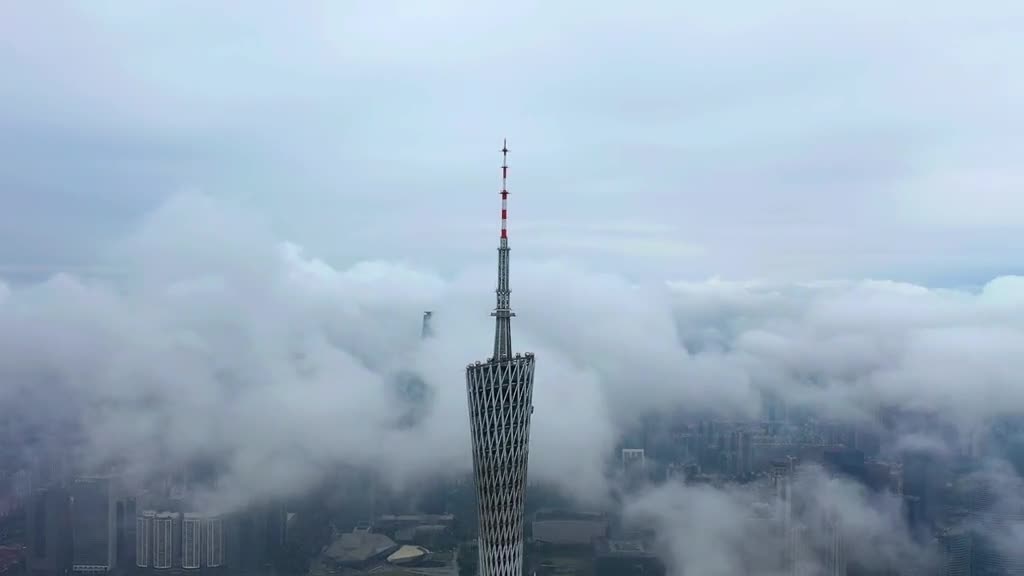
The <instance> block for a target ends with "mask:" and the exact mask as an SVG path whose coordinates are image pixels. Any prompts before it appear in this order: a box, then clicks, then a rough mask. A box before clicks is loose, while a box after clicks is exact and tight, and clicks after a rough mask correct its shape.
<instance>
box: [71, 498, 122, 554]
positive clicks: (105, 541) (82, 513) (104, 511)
mask: <svg viewBox="0 0 1024 576" xmlns="http://www.w3.org/2000/svg"><path fill="white" fill-rule="evenodd" d="M111 484H112V483H111V481H110V479H108V478H78V479H76V480H75V481H74V483H72V485H71V522H72V536H71V542H72V570H74V571H75V572H79V573H89V574H97V573H104V572H109V571H110V570H111V569H113V568H114V567H115V566H116V565H117V522H116V515H115V510H116V508H115V504H116V502H115V499H114V497H113V494H112V490H113V487H112V485H111Z"/></svg>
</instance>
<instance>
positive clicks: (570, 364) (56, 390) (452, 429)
mask: <svg viewBox="0 0 1024 576" xmlns="http://www.w3.org/2000/svg"><path fill="white" fill-rule="evenodd" d="M268 230H269V229H268V228H267V227H266V226H264V225H263V224H262V223H261V220H260V219H259V218H257V217H255V216H254V215H252V214H247V213H246V212H245V211H244V210H242V209H241V208H240V207H238V206H236V205H232V204H230V203H225V202H222V201H220V200H216V199H214V198H211V197H209V196H204V195H199V194H184V195H181V196H177V197H175V198H173V199H171V200H170V201H168V202H167V203H165V204H164V205H163V206H161V208H159V209H158V210H156V211H155V212H153V213H152V214H150V215H149V216H148V217H146V218H145V219H144V220H143V221H142V222H141V223H140V225H139V226H138V227H137V229H136V230H135V232H134V233H132V234H131V235H130V236H128V237H126V238H125V239H124V240H123V241H122V242H119V243H118V244H117V247H116V250H114V251H112V252H111V254H112V255H116V258H117V261H118V263H119V266H120V268H119V270H120V274H119V275H118V276H116V277H113V278H110V277H107V278H82V277H76V276H74V275H65V274H61V275H57V276H54V277H52V278H50V279H48V280H46V281H45V282H41V283H35V284H27V285H11V286H8V287H5V288H4V290H3V291H2V292H0V294H2V298H0V344H2V345H0V350H2V352H0V382H2V387H0V405H2V406H5V407H6V409H7V410H8V411H9V412H11V413H12V415H14V416H16V421H18V422H21V424H22V428H21V430H22V431H23V433H24V434H26V435H28V436H26V438H29V437H30V438H32V439H34V440H32V442H35V443H28V442H29V440H26V446H30V447H36V446H38V442H44V441H46V439H47V438H50V439H57V440H53V441H58V440H59V441H62V442H63V441H71V440H73V441H75V442H77V443H80V444H81V446H82V450H83V452H82V458H83V461H84V462H85V463H87V464H91V465H98V464H101V463H104V462H109V461H113V460H123V461H125V462H128V463H130V465H131V466H132V467H133V468H135V469H136V470H137V471H139V472H145V473H155V472H164V471H167V469H168V468H171V467H173V466H176V465H180V464H181V463H183V462H186V461H189V460H193V459H196V458H215V459H218V460H221V461H223V462H224V463H225V468H224V471H223V475H222V478H221V485H222V487H223V488H224V489H225V493H226V494H227V493H230V494H235V495H238V496H239V498H241V499H244V498H245V497H248V496H261V495H284V494H291V493H297V492H301V491H302V490H303V489H305V488H306V487H308V486H310V485H312V484H314V483H315V482H317V481H318V480H319V479H320V478H321V477H322V475H323V474H324V473H325V472H326V471H328V470H331V469H332V468H333V467H335V466H337V465H339V464H342V463H344V464H352V465H358V466H366V467H371V468H374V469H376V470H378V471H380V472H381V473H383V474H384V476H385V477H386V478H388V479H390V480H391V481H393V482H395V483H396V484H397V485H402V484H403V483H405V482H407V481H408V480H410V479H412V478H419V477H422V476H423V475H431V474H452V473H461V472H465V471H467V470H468V469H469V466H470V458H469V452H468V447H469V439H468V427H467V417H466V408H465V392H464V388H463V386H464V380H463V379H464V374H463V370H464V367H465V365H466V364H468V363H470V362H472V361H473V360H476V359H482V358H484V357H485V356H486V355H487V353H488V351H489V349H490V338H491V337H492V330H491V325H490V322H491V319H490V318H489V316H488V314H487V313H488V311H489V310H490V308H491V307H492V306H493V302H492V298H493V292H492V289H493V282H494V277H493V276H494V268H493V262H488V261H482V262H480V265H479V267H470V268H466V269H465V270H463V271H461V272H460V273H458V274H455V275H450V276H443V277H442V276H439V275H437V274H435V273H431V272H429V271H423V270H417V269H415V268H412V267H409V266H408V265H404V264H401V263H389V262H364V263H361V264H358V265H355V266H352V267H349V268H346V269H339V268H335V267H332V266H330V265H329V264H327V263H326V262H324V261H322V260H319V259H317V258H316V257H315V256H312V255H309V254H306V253H305V252H304V251H303V250H302V249H301V248H300V247H298V246H296V245H294V244H290V243H287V242H283V241H281V240H280V239H278V238H275V237H274V235H273V234H271V233H270V232H269V231H268ZM512 269H513V272H512V274H513V276H512V290H513V292H512V302H513V307H514V308H515V310H516V311H517V313H518V317H517V319H516V320H515V324H514V328H513V330H514V332H513V344H514V347H515V349H517V350H531V351H533V352H535V353H536V354H537V357H538V368H537V382H536V391H535V405H536V407H537V409H536V412H535V416H534V418H535V420H534V430H533V441H532V453H531V477H532V478H533V479H534V480H537V481H541V482H546V483H552V484H555V485H560V486H563V487H565V488H566V489H567V491H569V492H570V493H572V494H574V495H576V496H579V497H581V498H582V499H601V498H602V497H603V495H604V494H605V493H606V489H607V488H606V483H605V482H606V481H605V478H604V470H605V465H606V462H607V459H608V457H609V455H610V453H611V450H612V448H613V447H614V445H615V442H616V441H617V439H618V437H619V435H620V434H621V433H622V432H623V431H624V430H625V429H627V428H628V427H629V426H631V425H633V424H635V423H636V421H637V420H638V418H639V417H641V416H642V415H645V414H649V413H652V412H662V413H665V412H673V411H688V412H691V413H694V412H705V413H712V414H715V415H718V416H720V417H758V416H759V414H760V411H761V407H762V405H761V402H762V393H763V391H765V390H769V391H772V392H774V393H775V394H777V395H780V396H781V397H782V398H784V399H785V400H786V402H787V403H788V404H789V405H790V406H791V409H796V410H799V409H804V408H806V409H813V410H814V411H815V413H816V415H817V416H818V417H820V418H833V419H839V420H846V421H853V422H860V423H868V424H870V423H872V422H874V421H875V420H874V419H875V418H876V417H877V414H878V412H879V409H881V408H885V407H887V406H895V405H898V406H901V407H911V408H914V409H919V410H922V411H925V412H931V413H933V414H935V415H937V416H938V417H940V418H941V419H943V420H946V421H948V422H951V423H953V424H955V425H957V426H960V427H962V429H965V430H967V429H970V428H971V427H972V426H974V425H976V424H978V423H982V422H985V421H987V420H989V419H991V418H993V417H996V416H999V415H1003V414H1012V413H1020V412H1021V411H1022V410H1024V393H1022V392H1021V390H1020V387H1019V386H1017V385H1016V383H1017V375H1019V374H1021V373H1024V364H1022V362H1024V305H1022V304H1024V278H1019V277H1002V278H997V279H995V280H992V281H991V282H989V283H987V284H986V285H985V286H984V288H983V289H981V290H979V291H975V292H964V291H951V290H932V289H928V288H925V287H921V286H914V285H908V284H900V283H893V282H884V281H858V282H846V281H843V282H821V283H816V284H772V283H738V282H726V281H722V280H716V279H712V280H709V281H706V282H699V283H692V282H669V283H667V284H666V283H659V284H634V283H631V282H629V281H627V280H625V279H623V278H621V277H617V276H615V275H609V274H603V273H598V272H594V271H590V270H586V269H581V268H578V267H575V266H572V265H570V264H567V263H565V262H551V261H548V262H537V261H530V260H528V259H526V258H523V257H517V254H516V252H515V251H513V261H512ZM428 309H429V310H435V311H436V312H435V324H434V327H435V332H436V337H435V338H433V339H430V340H427V341H425V342H421V341H420V339H419V322H420V318H421V313H422V311H423V310H428ZM403 372H406V373H407V372H411V373H413V374H415V375H417V376H418V377H419V378H421V379H422V380H423V381H424V382H425V383H426V385H427V386H428V388H429V389H430V391H431V392H430V396H429V403H428V404H425V405H424V406H423V407H422V408H423V414H424V415H423V418H422V420H421V421H420V422H419V423H418V424H416V426H415V427H412V428H408V427H404V428H403V427H402V426H396V424H395V423H396V422H397V421H398V420H399V418H400V415H401V414H402V413H403V411H404V410H406V409H407V408H408V406H407V405H406V404H408V402H409V400H408V399H407V398H403V395H402V394H401V393H400V391H399V387H398V386H397V385H396V379H397V378H398V374H400V373H403ZM33 449H34V448H33Z"/></svg>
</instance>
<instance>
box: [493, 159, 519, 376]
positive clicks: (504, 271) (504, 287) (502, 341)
mask: <svg viewBox="0 0 1024 576" xmlns="http://www.w3.org/2000/svg"><path fill="white" fill-rule="evenodd" d="M508 276H509V274H508V141H507V140H504V141H503V142H502V146H501V238H500V240H499V243H498V288H497V290H496V292H497V296H498V303H497V305H496V306H495V308H494V312H491V316H494V318H495V326H494V359H495V360H505V359H508V358H511V357H512V323H511V321H510V319H511V318H512V317H513V316H515V313H514V312H512V309H511V307H510V304H509V295H510V293H511V292H510V290H509V287H508Z"/></svg>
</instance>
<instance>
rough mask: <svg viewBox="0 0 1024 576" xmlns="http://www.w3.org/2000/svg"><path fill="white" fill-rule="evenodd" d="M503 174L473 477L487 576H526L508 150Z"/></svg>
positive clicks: (469, 380)
mask: <svg viewBox="0 0 1024 576" xmlns="http://www.w3.org/2000/svg"><path fill="white" fill-rule="evenodd" d="M501 152H502V160H503V162H502V166H501V239H500V241H499V247H498V288H497V306H496V307H495V309H494V312H492V313H491V315H492V316H494V317H495V331H494V353H493V355H492V356H491V358H489V359H488V360H487V361H486V362H476V363H475V364H471V365H469V366H468V367H467V368H466V392H467V397H468V402H469V421H470V431H471V434H472V440H473V472H474V474H475V476H476V487H477V496H478V498H479V504H478V506H479V520H480V539H479V544H480V546H479V558H480V576H521V574H522V571H523V505H524V497H525V491H526V469H527V461H528V455H529V442H530V415H531V413H532V412H533V405H532V401H533V369H534V357H533V354H531V353H528V352H527V353H525V354H522V355H520V354H516V355H515V356H513V355H512V329H511V319H512V317H513V316H515V314H513V313H512V310H511V308H510V304H509V293H510V291H509V269H508V253H509V248H508V229H507V226H506V224H507V216H508V211H507V208H508V188H507V186H506V182H507V177H508V162H507V155H508V146H503V147H502V149H501Z"/></svg>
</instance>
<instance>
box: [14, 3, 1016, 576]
mask: <svg viewBox="0 0 1024 576" xmlns="http://www.w3.org/2000/svg"><path fill="white" fill-rule="evenodd" d="M1021 29H1024V8H1022V5H1021V4H1020V3H1016V2H983V3H975V4H967V3H962V2H924V1H917V0H914V1H908V2H902V3H897V4H893V3H888V2H858V3H850V4H848V5H838V4H836V3H815V2H798V1H781V2H772V3H756V2H725V3H717V4H715V5H714V6H712V5H710V4H707V5H705V4H700V5H696V4H694V5H687V4H685V3H679V2H669V1H664V2H661V1H652V2H644V3H639V4H637V3H633V4H624V3H608V2H575V1H573V2H558V3H552V2H539V1H535V0H524V1H521V2H504V3H497V2H490V1H486V2H470V1H468V0H465V1H462V0H440V1H436V2H417V1H413V0H408V1H406V0H380V1H374V2H360V3H328V2H322V3H321V2H311V3H304V4H302V5H301V6H298V5H293V4H288V5H287V6H285V5H283V4H282V5H279V6H276V7H275V6H272V5H270V4H265V5H260V6H257V5H256V4H252V3H245V4H242V3H238V4H233V3H225V4H219V5H217V6H216V7H213V6H211V4H210V3H208V2H191V1H185V2H176V3H174V4H144V3H125V2H104V1H99V2H88V3H86V2H81V3H65V4H61V5H58V4H55V3H47V2H22V3H14V2H9V3H5V4H3V5H2V6H0V75H2V78H3V80H2V81H0V200H2V201H3V204H2V205H3V209H2V210H0V421H3V422H4V423H5V428H4V431H5V434H8V436H7V437H6V439H7V440H12V439H13V440H14V441H18V442H23V443H24V446H25V450H26V452H31V451H35V450H45V449H47V448H48V446H51V445H58V444H59V445H73V446H76V447H77V449H78V450H79V453H78V458H79V459H80V461H81V462H83V463H84V464H85V465H87V466H92V467H102V466H104V465H107V464H110V463H113V462H121V463H128V464H129V465H130V471H131V472H134V473H136V474H138V475H139V477H145V476H147V475H152V474H160V473H165V472H167V471H170V470H172V469H174V468H175V467H177V466H180V465H182V464H184V463H186V462H190V461H195V460H196V459H215V460H217V461H219V462H222V463H223V468H224V471H223V472H224V473H223V474H222V476H221V477H220V480H219V485H218V486H216V487H213V488H212V492H211V494H209V495H208V496H209V497H210V498H211V501H213V502H216V503H217V505H218V506H221V507H224V508H231V507H236V506H243V505H245V503H246V502H248V501H249V499H251V498H259V497H267V496H290V495H296V494H301V493H303V491H304V490H307V489H308V488H310V487H312V486H314V485H316V484H317V483H318V482H320V481H322V479H323V478H324V476H325V475H326V474H328V473H329V472H330V471H331V470H333V469H335V468H336V467H337V466H339V465H353V466H359V467H366V468H370V469H373V470H376V471H378V472H379V473H380V474H381V475H382V477H383V478H384V479H385V480H386V481H388V482H390V483H392V484H393V485H394V486H396V487H399V488H401V487H403V486H408V485H410V484H412V483H414V482H416V481H418V480H420V479H422V478H424V477H430V476H442V477H443V476H455V475H461V474H464V473H465V472H467V471H468V470H469V469H470V466H471V459H470V455H469V434H468V425H467V423H468V422H467V413H466V406H465V391H464V388H463V386H464V383H463V370H464V367H465V365H466V364H467V363H468V362H471V361H473V360H477V359H483V358H484V357H485V356H486V355H487V353H488V351H489V349H490V341H489V340H490V338H491V336H492V325H491V319H490V318H489V316H488V312H489V311H490V309H491V308H492V306H493V297H494V295H493V287H494V274H495V257H496V254H495V251H494V248H495V244H496V241H497V234H496V231H497V215H498V210H497V208H498V195H497V194H496V192H497V190H498V176H499V174H500V173H499V171H498V169H497V166H498V163H499V161H500V159H499V156H498V154H497V149H498V148H499V146H500V141H501V138H503V137H508V138H509V141H510V147H511V148H512V155H511V166H512V167H511V172H510V188H511V190H512V197H511V199H510V205H511V216H510V217H511V225H510V228H511V233H510V236H511V245H512V250H513V251H512V291H513V292H512V306H513V308H514V309H515V310H516V312H517V313H518V317H517V318H516V320H515V321H514V324H513V344H514V347H515V348H516V349H517V350H531V351H533V352H535V353H536V354H537V357H538V367H537V380H536V390H535V396H534V403H535V405H536V412H535V414H534V424H533V426H534V428H533V439H532V443H531V460H530V462H531V463H530V478H531V481H535V482H539V483H544V484H550V485H554V486H556V487H558V488H561V489H563V491H565V492H566V493H568V494H570V495H572V496H573V497H574V498H576V499H577V500H579V501H580V502H582V503H584V504H587V505H599V504H601V503H604V502H605V501H606V500H607V498H608V495H609V493H610V492H611V491H612V490H611V489H610V486H609V482H610V481H609V480H608V478H607V477H606V474H605V471H606V468H607V464H608V459H609V457H610V456H611V454H612V450H613V448H614V446H615V444H616V442H617V440H618V438H619V436H620V435H621V434H622V433H623V432H624V431H626V430H627V429H628V428H629V427H630V426H632V425H634V424H635V423H636V422H637V420H638V419H639V418H640V417H642V416H643V415H645V414H649V413H651V412H672V411H676V410H687V411H693V412H703V413H707V414H713V415H715V416H716V417H722V418H745V417H756V416H757V415H758V414H759V413H760V411H761V408H762V398H763V395H764V393H766V392H769V393H773V394H777V395H779V396H780V397H782V398H783V399H785V400H786V401H787V403H788V404H789V405H790V406H792V407H796V408H798V409H799V408H807V409H810V410H814V411H815V412H816V413H817V414H818V415H820V417H822V418H830V419H836V420H840V421H846V422H853V423H859V424H861V425H865V426H872V425H874V418H875V416H876V415H877V413H878V411H879V410H880V409H882V408H886V407H891V406H901V407H904V408H910V409H914V410H919V411H922V412H926V413H931V414H934V415H936V416H937V417H938V418H940V419H941V420H943V421H946V422H949V423H951V424H952V425H953V426H955V427H956V429H957V430H958V431H959V432H960V433H961V434H960V438H961V439H963V441H964V442H967V441H969V439H970V437H971V433H972V431H974V430H976V429H978V428H979V427H982V426H984V425H986V424H987V423H989V422H991V421H992V420H993V419H995V418H998V417H1000V416H1004V415H1019V414H1022V413H1024V388H1022V387H1021V385H1020V375H1021V374H1024V276H1022V274H1024V260H1022V258H1021V254H1022V253H1024V194H1021V193H1020V187H1021V182H1022V181H1024V178H1022V177H1024V168H1022V165H1021V163H1020V158H1022V157H1024V146H1022V144H1021V138H1020V134H1021V133H1024V114H1021V113H1020V111H1019V103H1020V102H1021V101H1024V80H1022V79H1024V75H1021V74H1020V73H1019V72H1018V70H1017V68H1018V67H1019V62H1020V60H1021V56H1022V50H1021V46H1022V44H1021V42H1020V39H1019V34H1020V30H1021ZM427 309H430V310H435V311H436V314H435V330H436V335H437V336H436V338H434V339H431V340H428V341H426V342H421V341H420V340H419V318H420V314H421V312H422V311H423V310H427ZM403 372H404V373H409V372H411V373H413V374H416V375H418V376H419V377H421V378H422V379H423V380H424V381H425V382H426V384H427V386H428V387H429V390H430V391H431V393H430V394H429V395H428V398H429V402H426V403H425V404H424V406H422V407H421V408H422V419H421V420H420V421H419V422H418V423H416V424H415V425H414V426H412V427H402V426H396V425H395V422H396V418H397V415H398V414H400V413H401V412H402V410H403V409H404V407H403V406H402V399H401V398H400V397H399V396H398V395H397V394H396V392H395V387H394V385H393V383H394V381H395V379H396V377H397V375H398V374H400V373H403ZM898 441H899V443H900V446H903V447H907V446H913V447H916V448H922V447H923V448H927V449H930V450H942V451H955V450H957V449H959V447H957V446H947V445H944V444H943V443H942V442H941V441H939V440H937V439H936V438H933V437H930V436H927V435H917V434H915V433H908V434H907V435H905V436H903V437H901V438H899V439H898ZM993 474H994V475H995V476H996V477H998V478H1006V477H1008V475H1007V474H1004V473H1003V472H999V471H997V472H994V473H993ZM799 481H800V482H802V483H804V486H805V488H806V490H805V491H806V492H807V493H809V494H811V495H812V496H813V497H812V501H813V502H816V503H817V504H815V506H813V507H812V509H811V512H810V513H811V514H822V513H825V512H828V511H829V510H832V511H835V510H839V509H841V513H842V515H843V516H844V517H845V518H848V519H849V522H851V523H852V525H851V526H852V530H853V533H854V534H856V535H858V537H859V538H860V541H862V542H867V543H879V547H878V548H877V549H876V552H879V553H880V554H879V556H880V558H881V559H884V560H904V559H906V558H912V559H913V561H914V562H917V561H927V560H929V553H928V551H925V550H920V549H918V548H917V545H916V544H913V543H912V542H911V541H910V540H909V539H908V538H907V537H906V535H905V532H904V529H903V527H902V525H901V520H900V519H899V515H898V513H897V507H898V503H896V502H894V501H889V500H886V499H884V498H882V499H878V498H873V497H871V496H869V495H867V494H865V493H864V492H863V491H861V490H860V489H859V488H858V487H856V486H853V485H850V484H847V483H845V482H843V481H841V480H835V479H829V478H826V477H825V476H824V475H822V474H820V473H818V472H817V471H814V470H810V471H808V472H807V473H806V474H805V475H804V476H802V477H801V479H800V480H799ZM751 490H752V489H748V488H735V489H714V488H688V487H681V486H666V487H662V488H657V489H652V490H650V491H647V492H644V493H642V494H640V495H639V496H638V497H636V498H635V499H632V500H630V501H629V502H627V503H626V505H625V510H626V511H627V513H628V515H629V516H631V517H633V518H635V519H636V520H637V521H638V522H641V523H648V524H654V525H656V526H659V527H660V528H662V530H661V531H660V533H661V535H662V538H663V540H664V544H665V545H666V547H667V548H668V549H669V550H671V551H673V553H672V554H671V558H670V560H671V564H672V565H673V566H674V567H675V568H677V569H681V570H686V571H687V573H690V574H693V573H697V574H703V575H707V576H713V575H717V574H732V573H735V569H736V567H735V565H734V564H732V563H733V562H736V561H737V556H736V554H735V552H736V550H737V548H738V547H741V548H742V547H743V546H744V545H745V544H749V542H750V540H751V535H752V534H755V533H756V529H755V528H753V527H752V526H751V524H750V517H749V510H748V508H749V504H750V502H751V501H752V500H753V494H752V493H751ZM1014 494H1017V495H1016V496H1014ZM1002 497H1003V498H1004V499H1005V500H1007V501H1011V500H1012V499H1013V498H1018V499H1019V493H1015V492H1013V490H1007V491H1006V493H1005V494H1003V495H1002ZM805 520H806V521H807V523H808V525H811V526H813V525H815V522H816V521H817V520H816V519H815V518H808V519H805ZM887 535H888V536H890V537H889V538H888V539H886V538H885V536H887ZM1022 535H1024V527H1021V526H1014V527H1013V529H1012V530H1010V531H1009V532H1007V533H1006V539H1007V542H1006V543H1005V544H1006V546H1007V547H1008V548H1013V547H1014V546H1016V545H1018V544H1019V543H1020V541H1021V538H1022V537H1024V536H1022ZM745 550H746V552H745V553H749V554H755V555H756V554H757V553H758V551H757V548H756V547H753V548H750V547H747V548H745Z"/></svg>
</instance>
